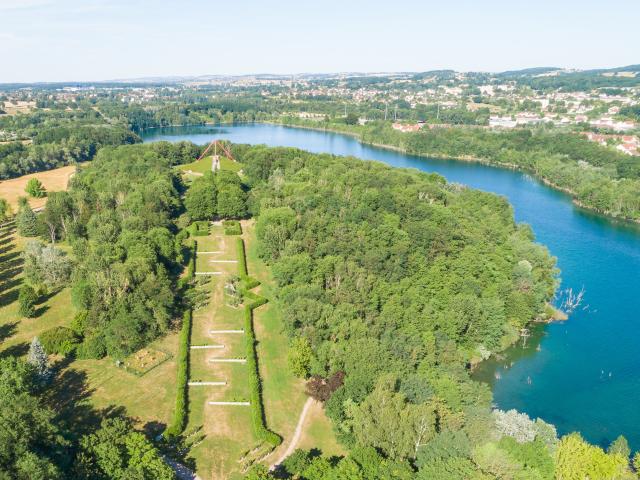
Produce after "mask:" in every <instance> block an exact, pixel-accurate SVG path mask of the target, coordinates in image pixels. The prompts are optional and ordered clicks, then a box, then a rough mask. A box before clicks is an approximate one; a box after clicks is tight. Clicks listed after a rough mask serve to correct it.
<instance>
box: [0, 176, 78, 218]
mask: <svg viewBox="0 0 640 480" xmlns="http://www.w3.org/2000/svg"><path fill="white" fill-rule="evenodd" d="M75 171H76V167H75V166H74V165H67V166H66V167H60V168H56V169H54V170H48V171H46V172H38V173H30V174H29V175H23V176H22V177H18V178H12V179H10V180H3V181H1V182H0V198H4V199H5V200H7V201H8V202H9V205H11V208H12V209H13V210H14V212H15V211H16V210H17V208H18V198H20V197H26V196H27V194H26V192H25V191H24V189H25V187H26V186H27V182H28V181H29V180H30V179H32V178H37V179H38V180H40V181H41V182H42V184H43V185H44V187H45V188H46V189H47V192H55V191H60V190H66V189H67V185H68V183H69V178H71V176H72V175H73V173H75ZM45 203H47V198H46V197H44V198H29V205H31V208H40V207H43V206H44V205H45Z"/></svg>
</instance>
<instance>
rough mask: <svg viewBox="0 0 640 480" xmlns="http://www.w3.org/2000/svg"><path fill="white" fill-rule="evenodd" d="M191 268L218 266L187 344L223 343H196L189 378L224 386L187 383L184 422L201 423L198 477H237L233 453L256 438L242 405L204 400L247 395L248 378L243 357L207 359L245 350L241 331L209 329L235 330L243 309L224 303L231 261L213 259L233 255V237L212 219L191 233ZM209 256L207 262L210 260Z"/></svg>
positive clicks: (242, 353)
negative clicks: (194, 247) (198, 233)
mask: <svg viewBox="0 0 640 480" xmlns="http://www.w3.org/2000/svg"><path fill="white" fill-rule="evenodd" d="M197 241H198V252H220V253H208V254H205V253H201V254H198V255H197V256H196V272H214V271H215V272H222V275H215V276H211V277H208V278H210V280H209V282H208V283H207V285H206V288H209V289H210V292H211V293H210V298H209V303H208V305H206V306H205V307H203V308H200V309H198V310H196V311H194V312H193V328H192V334H191V344H192V345H224V348H223V349H197V350H194V349H192V350H191V354H190V372H189V380H190V381H225V382H227V384H226V385H225V386H191V387H189V423H188V425H187V431H189V430H194V429H198V428H200V427H202V433H204V435H206V438H205V439H204V441H203V442H201V443H200V444H199V445H197V446H196V447H195V448H193V449H192V451H191V456H192V457H193V458H194V460H195V463H196V469H197V472H198V474H199V475H200V476H201V477H202V478H203V479H210V478H215V479H236V478H237V479H240V478H242V473H241V469H240V465H239V463H238V459H239V458H241V457H242V455H243V453H244V452H245V451H246V450H249V449H251V448H253V447H254V446H255V445H256V444H257V443H258V441H257V439H256V438H255V436H254V433H253V427H252V424H251V409H250V407H248V406H234V405H230V406H223V405H220V406H218V405H216V406H214V405H209V404H208V402H209V401H231V402H234V401H241V402H242V401H247V400H248V399H249V380H248V370H247V365H246V364H244V363H211V362H210V361H209V360H210V359H216V358H224V359H229V358H240V359H243V358H245V356H246V346H245V341H246V338H245V335H243V334H212V333H210V331H211V330H240V329H242V328H243V310H242V308H240V307H236V308H234V307H231V306H230V305H228V304H227V303H226V300H225V294H224V285H225V282H226V279H227V278H228V277H229V276H232V275H236V274H237V271H238V265H237V263H226V262H225V263H216V261H218V260H225V261H229V260H237V251H236V244H235V241H234V240H233V238H231V237H225V236H224V229H223V227H222V226H220V225H214V226H212V227H211V229H210V233H209V236H206V237H197ZM212 261H213V262H212Z"/></svg>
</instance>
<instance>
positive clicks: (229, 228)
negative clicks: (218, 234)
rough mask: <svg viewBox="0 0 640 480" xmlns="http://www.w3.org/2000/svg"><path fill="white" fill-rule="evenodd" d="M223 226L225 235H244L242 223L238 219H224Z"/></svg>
mask: <svg viewBox="0 0 640 480" xmlns="http://www.w3.org/2000/svg"><path fill="white" fill-rule="evenodd" d="M222 226H223V227H224V234H225V235H242V225H240V222H239V221H238V220H224V221H223V222H222Z"/></svg>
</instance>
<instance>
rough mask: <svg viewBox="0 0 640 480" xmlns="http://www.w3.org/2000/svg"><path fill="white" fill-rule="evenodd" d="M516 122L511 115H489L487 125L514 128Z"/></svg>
mask: <svg viewBox="0 0 640 480" xmlns="http://www.w3.org/2000/svg"><path fill="white" fill-rule="evenodd" d="M516 125H518V122H516V121H515V120H513V119H512V118H511V117H494V116H491V117H489V126H490V127H492V128H514V127H515V126H516Z"/></svg>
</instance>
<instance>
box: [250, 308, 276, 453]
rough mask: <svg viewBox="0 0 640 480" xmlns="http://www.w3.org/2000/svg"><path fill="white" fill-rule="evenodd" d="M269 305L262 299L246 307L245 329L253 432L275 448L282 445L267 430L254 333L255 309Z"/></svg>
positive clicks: (274, 435)
mask: <svg viewBox="0 0 640 480" xmlns="http://www.w3.org/2000/svg"><path fill="white" fill-rule="evenodd" d="M265 303H267V299H266V298H264V297H260V300H256V301H254V302H252V303H250V304H248V305H246V306H245V307H244V329H245V335H246V336H247V337H246V346H247V368H248V369H249V401H250V402H251V420H252V423H253V430H254V432H255V434H256V437H258V439H260V440H262V441H264V442H267V443H269V444H271V445H272V446H273V447H274V448H275V447H277V446H278V445H280V444H281V443H282V438H281V437H280V435H278V434H277V433H274V432H272V431H271V430H269V429H268V428H267V425H266V421H265V417H264V407H263V406H262V382H261V381H260V371H259V369H258V355H257V353H256V336H255V333H254V331H253V309H254V308H257V307H259V306H260V305H263V304H265Z"/></svg>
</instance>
